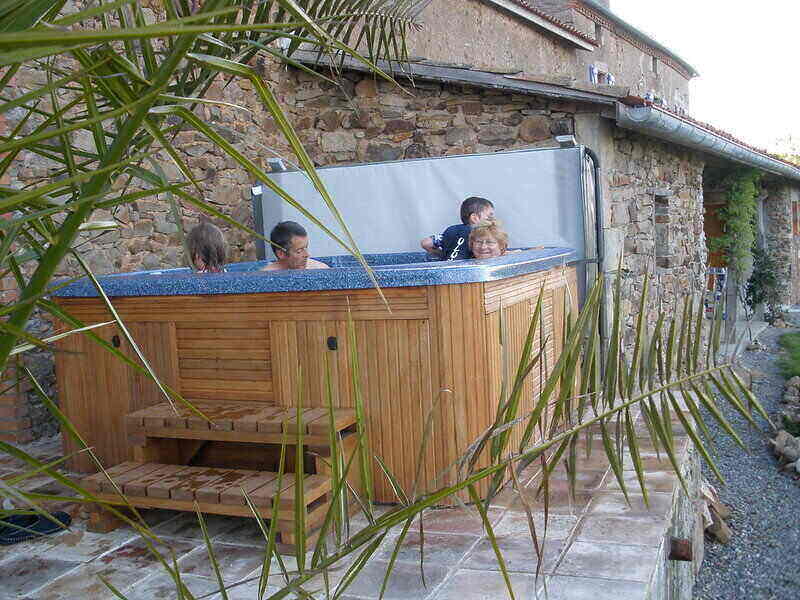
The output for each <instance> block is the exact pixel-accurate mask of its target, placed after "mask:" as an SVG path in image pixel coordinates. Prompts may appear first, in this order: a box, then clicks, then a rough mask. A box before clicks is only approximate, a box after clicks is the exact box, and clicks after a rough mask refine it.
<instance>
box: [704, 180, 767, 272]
mask: <svg viewBox="0 0 800 600" xmlns="http://www.w3.org/2000/svg"><path fill="white" fill-rule="evenodd" d="M760 182H761V173H760V172H759V171H757V170H755V169H745V168H741V169H736V170H735V171H733V172H732V173H730V174H728V175H726V176H725V178H724V179H723V180H722V181H721V182H720V187H722V188H723V189H725V190H727V192H726V197H727V200H728V202H727V204H726V205H725V206H724V207H723V208H721V209H719V212H718V213H717V214H718V216H719V219H720V221H721V222H722V224H723V225H724V226H725V232H724V233H723V234H722V235H721V236H719V237H716V238H713V239H711V240H709V247H710V249H711V251H712V252H720V251H722V252H724V253H725V257H726V258H727V262H728V267H729V268H730V269H731V270H732V271H734V274H735V275H736V276H737V277H741V276H742V274H743V273H746V272H747V271H748V270H749V269H750V267H751V266H752V264H753V243H754V242H755V239H756V198H758V193H759V189H760V188H759V184H760Z"/></svg>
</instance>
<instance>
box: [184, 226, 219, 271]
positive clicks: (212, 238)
mask: <svg viewBox="0 0 800 600" xmlns="http://www.w3.org/2000/svg"><path fill="white" fill-rule="evenodd" d="M186 246H187V249H188V250H189V258H190V259H191V261H192V264H193V265H194V264H195V262H196V260H197V259H198V258H199V259H200V260H202V261H203V264H204V265H205V269H206V271H210V272H212V273H218V272H220V271H222V270H223V268H224V267H225V258H226V255H227V246H226V244H225V236H224V235H223V234H222V231H221V230H220V228H219V227H217V226H216V225H214V224H213V223H211V222H210V221H208V220H206V219H202V220H201V221H200V223H199V224H198V225H197V226H196V227H194V228H193V229H192V230H191V231H190V232H189V235H188V236H186Z"/></svg>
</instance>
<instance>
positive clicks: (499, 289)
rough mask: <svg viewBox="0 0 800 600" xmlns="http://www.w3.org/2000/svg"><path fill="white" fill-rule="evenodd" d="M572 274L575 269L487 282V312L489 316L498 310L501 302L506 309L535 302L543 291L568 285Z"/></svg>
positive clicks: (563, 269) (485, 300)
mask: <svg viewBox="0 0 800 600" xmlns="http://www.w3.org/2000/svg"><path fill="white" fill-rule="evenodd" d="M570 273H572V276H574V275H575V268H574V267H563V268H557V269H552V270H550V271H542V272H539V273H529V274H527V275H520V276H518V277H511V278H509V279H500V280H498V281H487V282H486V283H485V284H483V285H484V308H485V311H486V313H487V314H488V313H491V312H494V311H496V310H498V309H499V308H500V302H501V301H502V303H503V306H506V307H508V306H512V305H514V304H516V303H518V302H524V301H526V300H528V299H530V298H533V299H534V301H535V299H536V298H537V297H538V296H539V292H540V291H541V290H542V289H544V290H554V289H559V288H563V287H564V286H565V285H567V277H568V276H569V274H570Z"/></svg>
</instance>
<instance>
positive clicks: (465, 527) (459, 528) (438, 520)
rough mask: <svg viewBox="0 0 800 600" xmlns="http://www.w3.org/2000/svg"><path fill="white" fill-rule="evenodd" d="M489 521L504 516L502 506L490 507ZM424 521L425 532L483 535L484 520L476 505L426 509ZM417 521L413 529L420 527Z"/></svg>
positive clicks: (492, 521) (423, 516)
mask: <svg viewBox="0 0 800 600" xmlns="http://www.w3.org/2000/svg"><path fill="white" fill-rule="evenodd" d="M488 515H489V522H490V523H492V525H494V524H495V523H497V521H498V520H499V519H500V517H502V516H503V511H502V510H501V509H500V508H490V509H489V512H488ZM422 523H423V525H424V528H425V532H426V533H427V532H429V531H430V532H438V533H464V534H472V535H483V534H484V529H483V521H482V520H481V516H480V514H479V513H478V510H477V509H476V508H474V507H467V508H466V509H464V508H440V509H431V510H426V511H425V512H424V513H423V515H422ZM418 527H419V526H418V525H417V524H416V523H415V524H414V525H413V526H412V531H413V530H414V529H418Z"/></svg>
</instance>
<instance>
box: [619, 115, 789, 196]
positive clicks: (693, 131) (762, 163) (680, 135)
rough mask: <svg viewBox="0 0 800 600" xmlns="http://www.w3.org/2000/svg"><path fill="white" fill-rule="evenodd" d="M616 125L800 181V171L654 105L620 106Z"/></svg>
mask: <svg viewBox="0 0 800 600" xmlns="http://www.w3.org/2000/svg"><path fill="white" fill-rule="evenodd" d="M616 120H617V126H619V127H621V128H623V129H629V130H631V131H637V132H639V133H643V134H645V135H648V136H650V137H654V138H658V139H660V140H666V141H669V142H673V143H675V144H678V145H680V146H684V147H687V148H691V149H693V150H699V151H701V152H705V153H707V154H713V155H714V156H719V157H721V158H725V159H727V160H730V161H733V162H737V163H740V164H743V165H747V166H750V167H754V168H756V169H760V170H762V171H766V172H767V173H773V174H775V175H780V176H782V177H787V178H789V179H793V180H795V181H800V168H798V167H794V166H792V165H790V164H788V163H785V162H783V161H780V160H778V159H775V158H772V157H770V156H767V155H766V154H762V153H761V152H756V151H755V150H753V149H751V148H748V147H747V146H744V145H742V144H739V143H737V142H735V141H733V140H730V139H727V138H725V137H723V136H721V135H719V134H717V133H714V132H713V131H710V130H708V129H705V128H704V127H701V126H699V125H697V124H696V123H692V122H691V121H687V120H685V119H682V118H680V117H679V116H677V115H673V114H671V113H668V112H665V111H663V110H659V109H658V108H655V107H653V106H636V107H634V106H627V105H625V104H622V103H617V119H616Z"/></svg>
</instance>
